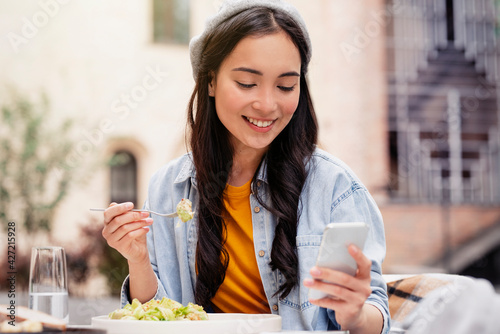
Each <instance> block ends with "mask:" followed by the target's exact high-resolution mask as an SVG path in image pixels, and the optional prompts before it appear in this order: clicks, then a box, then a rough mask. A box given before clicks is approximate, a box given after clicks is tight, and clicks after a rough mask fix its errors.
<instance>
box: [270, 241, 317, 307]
mask: <svg viewBox="0 0 500 334" xmlns="http://www.w3.org/2000/svg"><path fill="white" fill-rule="evenodd" d="M296 243H297V256H298V259H299V277H298V278H299V283H298V285H297V286H296V287H295V288H294V289H293V290H292V291H291V292H290V294H289V295H288V296H286V298H284V299H281V300H280V303H281V305H283V306H288V307H291V308H294V309H297V310H300V311H303V310H305V309H307V308H310V307H312V306H314V305H313V304H311V303H310V302H309V298H308V292H309V288H306V287H305V286H304V284H303V283H302V282H303V281H304V279H305V278H308V277H311V275H310V274H309V270H311V268H312V267H313V266H314V265H315V264H316V257H317V256H318V252H319V246H320V244H321V235H299V236H297V237H296ZM280 281H281V282H284V277H283V275H282V274H281V273H280Z"/></svg>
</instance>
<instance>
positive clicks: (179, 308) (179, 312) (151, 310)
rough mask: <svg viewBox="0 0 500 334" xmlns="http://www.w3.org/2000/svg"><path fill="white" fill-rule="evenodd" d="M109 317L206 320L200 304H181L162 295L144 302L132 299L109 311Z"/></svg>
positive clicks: (122, 318) (123, 318) (206, 317)
mask: <svg viewBox="0 0 500 334" xmlns="http://www.w3.org/2000/svg"><path fill="white" fill-rule="evenodd" d="M109 318H110V319H121V320H150V321H174V320H208V316H207V312H205V311H204V310H203V307H202V306H200V305H196V304H193V303H189V304H187V306H183V305H182V304H181V303H179V302H176V301H175V300H172V299H169V298H166V297H163V299H162V300H156V299H152V300H150V301H149V302H147V303H144V304H141V302H140V301H138V300H137V299H134V300H133V301H132V304H127V305H125V306H124V307H123V308H122V309H119V310H116V311H113V312H111V313H110V314H109Z"/></svg>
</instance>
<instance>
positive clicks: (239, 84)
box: [236, 81, 256, 89]
mask: <svg viewBox="0 0 500 334" xmlns="http://www.w3.org/2000/svg"><path fill="white" fill-rule="evenodd" d="M236 83H237V84H238V86H240V87H241V88H246V89H248V88H252V87H254V86H256V85H255V84H244V83H241V82H238V81H236Z"/></svg>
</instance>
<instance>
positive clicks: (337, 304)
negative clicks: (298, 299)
mask: <svg viewBox="0 0 500 334" xmlns="http://www.w3.org/2000/svg"><path fill="white" fill-rule="evenodd" d="M310 302H311V304H314V305H317V306H319V307H323V308H326V309H331V310H334V311H335V310H338V309H339V308H341V307H345V305H346V302H345V301H344V300H338V299H335V298H331V297H325V298H321V299H311V300H310Z"/></svg>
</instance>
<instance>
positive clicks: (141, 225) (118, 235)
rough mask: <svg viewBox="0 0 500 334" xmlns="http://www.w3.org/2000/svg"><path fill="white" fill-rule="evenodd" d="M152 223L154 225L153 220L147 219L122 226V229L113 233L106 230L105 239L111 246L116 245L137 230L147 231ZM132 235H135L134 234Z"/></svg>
mask: <svg viewBox="0 0 500 334" xmlns="http://www.w3.org/2000/svg"><path fill="white" fill-rule="evenodd" d="M152 223H153V219H152V218H146V219H143V220H140V221H135V222H132V223H128V224H125V225H122V226H121V227H120V228H118V229H116V230H115V231H113V232H110V229H109V228H105V230H106V232H105V233H106V235H105V236H104V237H105V239H106V240H107V241H108V243H109V244H116V243H117V242H119V241H120V240H122V239H124V237H125V236H126V235H127V234H130V233H132V232H135V231H137V230H142V229H145V228H147V226H149V225H151V224H152ZM148 230H149V228H148ZM146 233H147V232H146ZM103 235H104V233H103ZM132 235H134V234H132Z"/></svg>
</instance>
